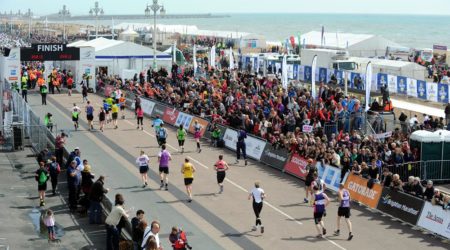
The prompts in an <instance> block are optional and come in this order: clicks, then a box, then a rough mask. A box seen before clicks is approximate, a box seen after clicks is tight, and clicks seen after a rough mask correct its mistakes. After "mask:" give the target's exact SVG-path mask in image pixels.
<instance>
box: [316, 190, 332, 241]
mask: <svg viewBox="0 0 450 250" xmlns="http://www.w3.org/2000/svg"><path fill="white" fill-rule="evenodd" d="M313 190H314V196H313V200H312V203H313V206H314V223H315V224H316V229H317V232H318V233H319V234H318V235H317V238H322V237H323V236H324V235H326V234H327V230H326V229H325V225H324V223H323V221H322V217H323V216H324V214H325V212H326V210H325V208H326V206H328V204H329V203H330V198H328V196H327V195H326V194H325V193H323V192H321V191H320V190H319V187H318V186H314V188H313ZM321 229H322V230H321Z"/></svg>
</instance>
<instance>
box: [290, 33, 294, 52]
mask: <svg viewBox="0 0 450 250" xmlns="http://www.w3.org/2000/svg"><path fill="white" fill-rule="evenodd" d="M289 39H290V40H291V45H292V49H295V37H294V36H291V37H290V38H289Z"/></svg>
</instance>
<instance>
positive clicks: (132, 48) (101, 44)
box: [68, 37, 171, 75]
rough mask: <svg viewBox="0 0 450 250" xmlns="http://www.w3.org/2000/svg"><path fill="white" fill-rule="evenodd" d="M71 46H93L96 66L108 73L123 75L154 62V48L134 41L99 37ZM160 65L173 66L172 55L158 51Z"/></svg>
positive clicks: (147, 66) (139, 69)
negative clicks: (127, 71)
mask: <svg viewBox="0 0 450 250" xmlns="http://www.w3.org/2000/svg"><path fill="white" fill-rule="evenodd" d="M68 46H69V47H71V46H72V47H79V48H82V47H93V48H94V49H95V67H96V69H98V68H99V67H102V68H103V69H104V70H106V71H107V74H108V75H121V74H123V71H124V70H135V71H136V72H140V71H143V70H146V69H148V68H149V67H151V66H152V64H153V56H154V53H153V49H151V48H149V47H145V46H142V45H138V44H135V43H132V42H125V41H117V40H110V39H106V38H102V37H100V38H97V39H94V40H91V41H85V42H81V41H78V42H74V43H71V44H69V45H68ZM156 59H157V65H158V67H166V68H170V67H171V55H169V54H166V53H163V52H160V51H156Z"/></svg>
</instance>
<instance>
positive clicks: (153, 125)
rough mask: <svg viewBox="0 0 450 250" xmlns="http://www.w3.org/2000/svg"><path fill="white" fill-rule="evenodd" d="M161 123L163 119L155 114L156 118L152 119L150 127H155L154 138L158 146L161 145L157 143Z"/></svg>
mask: <svg viewBox="0 0 450 250" xmlns="http://www.w3.org/2000/svg"><path fill="white" fill-rule="evenodd" d="M162 124H164V122H163V120H161V119H160V118H159V115H157V116H156V119H155V120H153V123H152V127H154V128H155V135H156V140H157V141H158V145H160V146H161V144H159V130H160V129H161V125H162Z"/></svg>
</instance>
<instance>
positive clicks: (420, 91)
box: [417, 80, 427, 100]
mask: <svg viewBox="0 0 450 250" xmlns="http://www.w3.org/2000/svg"><path fill="white" fill-rule="evenodd" d="M417 97H418V98H420V99H423V100H426V99H427V82H425V81H420V80H417Z"/></svg>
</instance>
